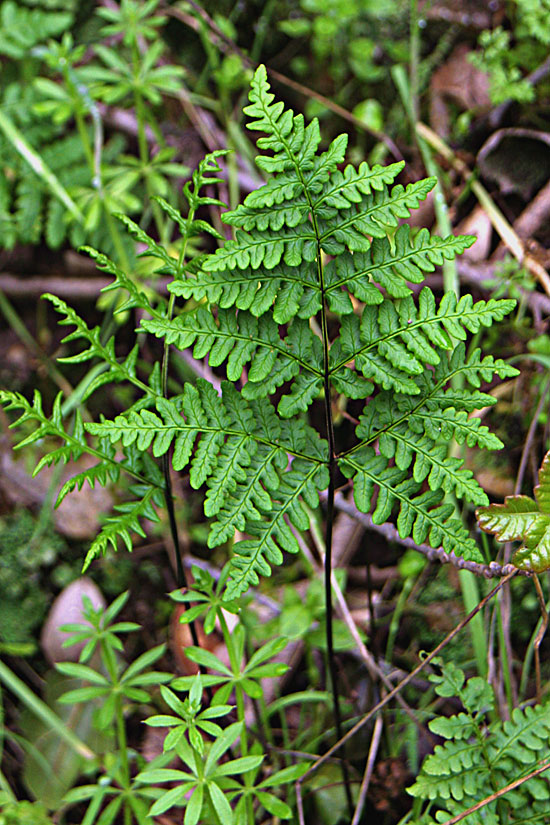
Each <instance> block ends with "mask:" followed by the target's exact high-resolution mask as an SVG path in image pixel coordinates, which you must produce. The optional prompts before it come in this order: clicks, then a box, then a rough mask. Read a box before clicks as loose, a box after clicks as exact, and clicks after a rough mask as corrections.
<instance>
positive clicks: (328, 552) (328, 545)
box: [325, 459, 353, 817]
mask: <svg viewBox="0 0 550 825" xmlns="http://www.w3.org/2000/svg"><path fill="white" fill-rule="evenodd" d="M330 464H331V466H330V467H329V472H330V482H329V487H328V499H327V523H326V531H325V607H326V612H327V621H326V641H327V659H328V667H329V673H330V684H331V690H332V701H333V705H334V722H335V725H336V735H337V737H338V740H340V739H341V738H342V735H343V729H342V714H341V711H340V697H339V695H338V682H337V677H338V671H337V667H336V657H335V655H334V638H333V615H332V612H333V611H332V585H331V575H330V574H331V572H332V533H333V526H334V469H335V468H334V459H333V460H332V461H331V462H330ZM342 776H343V779H344V788H345V791H346V799H347V803H348V808H349V814H350V817H351V816H353V799H352V796H351V785H350V776H349V770H348V763H347V761H346V754H345V752H343V753H342Z"/></svg>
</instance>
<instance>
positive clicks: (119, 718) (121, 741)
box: [116, 694, 132, 825]
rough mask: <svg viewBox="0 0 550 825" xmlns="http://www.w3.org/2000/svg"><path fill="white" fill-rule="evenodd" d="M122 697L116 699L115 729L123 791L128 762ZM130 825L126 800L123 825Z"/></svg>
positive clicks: (125, 801) (126, 801)
mask: <svg viewBox="0 0 550 825" xmlns="http://www.w3.org/2000/svg"><path fill="white" fill-rule="evenodd" d="M122 702H123V697H122V695H121V694H118V696H117V697H116V728H117V739H118V750H119V754H120V769H121V779H122V783H121V784H122V787H123V788H124V790H125V791H128V790H129V788H130V761H129V759H128V742H127V739H126V725H125V722H124V709H123V707H122ZM131 823H132V809H131V808H130V805H129V803H128V800H127V799H125V800H124V825H131Z"/></svg>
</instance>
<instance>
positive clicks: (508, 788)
mask: <svg viewBox="0 0 550 825" xmlns="http://www.w3.org/2000/svg"><path fill="white" fill-rule="evenodd" d="M548 768H550V759H549V760H547V761H546V762H544V763H543V764H542V765H541V766H540V767H539V768H537V769H536V770H534V771H531V773H528V774H527V776H523V777H522V778H521V779H515V780H514V781H513V782H510V784H509V785H506V787H505V788H501V789H500V791H495V793H492V794H491V795H490V796H487V797H485V799H482V800H481V802H477V803H476V804H475V805H472V807H471V808H468V810H467V811H462V813H460V814H457V815H456V816H453V818H452V819H446V820H445V822H444V823H443V825H456V823H457V822H460V821H461V820H462V819H466V817H467V816H469V815H470V814H473V813H475V811H479V810H480V809H481V808H484V807H485V806H486V805H489V804H490V803H491V802H494V801H495V799H500V797H501V796H504V794H507V793H508V792H509V791H513V790H514V788H519V787H520V785H523V783H524V782H527V781H528V780H529V779H533V777H535V776H539V774H541V773H544V771H547V770H548Z"/></svg>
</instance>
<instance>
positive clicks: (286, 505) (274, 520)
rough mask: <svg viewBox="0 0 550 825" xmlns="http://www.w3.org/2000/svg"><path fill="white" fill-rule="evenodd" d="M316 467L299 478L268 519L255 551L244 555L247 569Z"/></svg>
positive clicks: (252, 565) (262, 552) (315, 470)
mask: <svg viewBox="0 0 550 825" xmlns="http://www.w3.org/2000/svg"><path fill="white" fill-rule="evenodd" d="M317 469H318V467H314V468H313V469H312V470H310V471H309V473H307V475H305V476H304V477H303V479H302V480H301V482H300V484H299V486H298V487H297V488H296V489H295V490H294V491H293V494H292V495H291V496H289V497H288V499H287V500H286V502H285V503H284V504H283V505H282V506H281V508H280V509H279V510H278V511H277V513H276V515H275V517H274V518H272V520H271V521H270V523H269V525H268V528H267V529H266V530H264V533H263V536H262V537H261V538H260V540H259V541H258V544H257V546H256V551H255V553H254V555H253V556H252V555H251V556H247V557H246V558H247V559H248V562H249V563H248V564H247V570H250V569H252V568H253V567H255V562H256V559H257V558H258V556H263V554H264V548H265V547H266V546H267V543H268V541H269V540H270V539H271V536H272V534H273V533H274V531H275V527H276V525H277V522H279V521H280V520H282V519H283V517H284V516H285V515H286V513H287V510H288V509H289V508H290V507H291V506H292V504H293V503H294V502H295V501H296V500H297V499H298V497H299V496H300V494H301V492H302V490H303V489H304V488H305V487H307V485H308V484H309V482H310V480H311V479H312V478H313V476H314V475H315V473H316V472H317ZM285 524H286V522H285Z"/></svg>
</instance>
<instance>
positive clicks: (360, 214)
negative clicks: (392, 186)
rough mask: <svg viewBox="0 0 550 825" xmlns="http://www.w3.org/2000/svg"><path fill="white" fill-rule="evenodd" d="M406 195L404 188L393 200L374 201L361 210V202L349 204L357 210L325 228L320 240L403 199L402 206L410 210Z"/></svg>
mask: <svg viewBox="0 0 550 825" xmlns="http://www.w3.org/2000/svg"><path fill="white" fill-rule="evenodd" d="M409 194H410V193H409ZM406 196H407V190H406V189H405V190H404V191H403V193H402V195H401V196H399V197H398V198H394V199H393V200H389V201H387V202H382V203H375V204H373V206H372V207H371V208H370V209H363V210H361V203H354V204H350V207H349V208H350V209H353V207H356V209H357V211H356V212H355V214H354V215H352V216H351V217H350V218H348V220H344V221H340V222H339V223H338V224H336V225H333V226H331V227H330V228H329V229H327V231H326V232H324V233H323V234H322V235H321V242H322V241H324V240H326V239H327V238H330V236H331V235H333V234H334V233H335V232H339V231H341V230H345V229H349V228H350V227H353V226H354V224H355V223H356V222H357V221H359V220H363V219H364V218H368V217H369V216H371V215H372V214H373V213H374V212H380V211H382V210H383V209H384V207H392V208H393V207H394V206H395V205H396V204H397V205H399V204H400V203H401V201H403V200H404V201H405V203H404V207H405V208H406V209H408V210H409V212H410V208H409V207H408V206H407V197H406ZM337 211H339V210H337ZM375 222H376V221H375ZM379 226H380V228H383V225H382V224H379Z"/></svg>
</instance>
